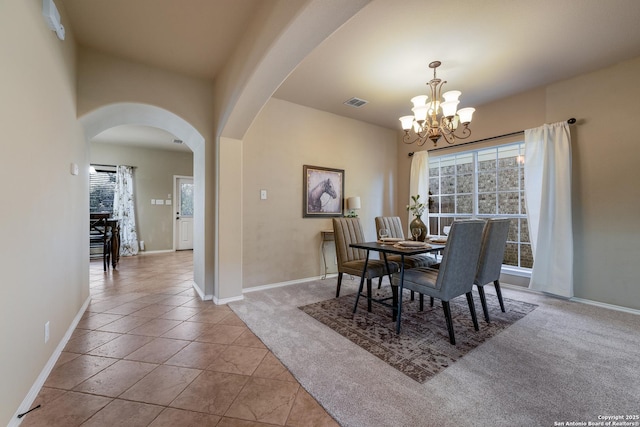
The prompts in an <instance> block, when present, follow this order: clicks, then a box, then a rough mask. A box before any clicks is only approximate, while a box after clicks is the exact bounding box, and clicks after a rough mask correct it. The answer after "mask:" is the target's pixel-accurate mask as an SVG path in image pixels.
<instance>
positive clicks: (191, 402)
mask: <svg viewBox="0 0 640 427" xmlns="http://www.w3.org/2000/svg"><path fill="white" fill-rule="evenodd" d="M248 380H249V377H246V376H244V375H235V374H226V373H223V372H212V371H204V372H203V373H202V374H201V375H200V376H199V377H198V378H196V379H195V380H194V381H193V382H192V383H191V384H189V386H187V388H186V389H185V390H184V391H183V392H182V393H180V395H179V396H178V397H177V398H176V399H175V400H174V401H173V402H171V404H170V405H169V406H171V407H174V408H180V409H186V410H190V411H197V412H206V413H208V414H216V415H224V413H225V412H226V411H227V410H228V409H229V407H230V406H231V404H232V403H233V401H234V400H235V398H236V397H237V396H238V394H239V393H240V391H241V390H242V387H244V385H245V384H246V383H247V381H248Z"/></svg>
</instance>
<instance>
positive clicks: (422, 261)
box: [375, 216, 438, 268]
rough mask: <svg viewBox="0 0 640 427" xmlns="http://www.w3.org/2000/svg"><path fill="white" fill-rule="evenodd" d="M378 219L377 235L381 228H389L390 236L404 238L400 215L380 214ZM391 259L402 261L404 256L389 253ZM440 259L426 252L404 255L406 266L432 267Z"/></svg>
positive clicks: (388, 257)
mask: <svg viewBox="0 0 640 427" xmlns="http://www.w3.org/2000/svg"><path fill="white" fill-rule="evenodd" d="M375 221H376V235H378V234H379V232H380V229H382V228H386V229H387V230H389V237H395V238H399V239H404V232H403V231H402V222H401V221H400V217H399V216H378V217H376V219H375ZM387 259H388V260H389V261H394V262H398V263H399V262H401V260H402V257H401V256H400V255H387ZM437 263H438V261H436V259H435V258H434V257H432V256H429V255H426V254H420V255H411V256H405V257H404V268H416V267H431V266H432V265H434V264H437Z"/></svg>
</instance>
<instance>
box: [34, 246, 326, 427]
mask: <svg viewBox="0 0 640 427" xmlns="http://www.w3.org/2000/svg"><path fill="white" fill-rule="evenodd" d="M192 260H193V257H192V252H191V251H184V252H175V253H166V254H149V255H140V256H136V257H127V258H121V260H120V265H119V266H118V269H117V270H116V271H112V270H111V269H110V270H109V271H108V272H104V271H103V270H102V263H101V262H98V261H96V262H92V263H91V268H90V286H91V295H92V300H91V304H90V305H89V307H88V309H87V311H86V312H85V314H84V316H83V317H82V320H81V321H80V322H79V324H78V326H77V328H76V330H75V331H74V333H73V335H72V336H71V339H70V340H69V342H68V344H67V346H66V347H65V349H64V351H63V352H62V354H61V356H60V358H59V359H58V361H57V363H56V365H55V367H54V369H53V370H52V372H51V374H50V375H49V377H48V378H47V380H46V382H45V384H44V386H43V388H42V390H41V391H40V393H39V395H38V396H37V398H36V400H35V402H34V403H33V406H36V405H38V404H40V405H41V407H40V408H39V409H36V410H34V411H33V412H31V413H29V414H28V415H26V416H25V417H24V418H23V422H22V424H21V425H22V426H47V427H56V426H64V427H71V426H80V425H81V426H110V427H111V426H127V427H135V426H153V427H160V426H180V427H182V426H218V427H233V426H238V427H260V426H274V425H276V426H291V427H294V426H337V425H338V424H337V423H336V422H335V421H334V420H333V419H332V418H331V416H330V415H328V414H327V413H326V412H325V410H324V409H323V408H322V407H321V406H320V405H319V404H318V403H317V402H316V401H315V400H314V399H313V397H311V395H309V394H308V393H307V392H306V391H305V390H304V389H303V388H302V387H301V386H300V384H298V382H297V381H296V379H295V378H294V377H293V376H292V375H291V374H290V373H289V371H288V370H287V369H286V368H285V367H284V366H283V365H282V364H281V363H280V362H279V361H278V359H277V358H276V357H275V356H274V355H273V354H272V353H271V352H270V351H269V350H268V349H267V348H266V347H265V346H264V344H263V343H262V342H261V341H260V339H258V338H257V337H256V336H255V335H254V334H253V333H252V332H251V331H250V330H249V329H248V328H247V326H246V325H245V324H244V323H243V322H242V320H240V318H238V316H236V315H235V313H233V311H231V309H229V308H228V307H227V306H216V305H215V304H213V303H212V302H211V301H201V300H200V298H199V297H198V296H197V294H196V293H195V292H194V290H193V288H192V286H191V278H192V277H193V273H192V272H193V261H192Z"/></svg>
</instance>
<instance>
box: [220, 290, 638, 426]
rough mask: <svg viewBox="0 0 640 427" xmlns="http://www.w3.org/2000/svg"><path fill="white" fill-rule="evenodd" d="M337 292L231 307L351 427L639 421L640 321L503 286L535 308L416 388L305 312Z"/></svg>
mask: <svg viewBox="0 0 640 427" xmlns="http://www.w3.org/2000/svg"><path fill="white" fill-rule="evenodd" d="M357 285H358V282H356V281H355V280H344V281H343V283H342V294H343V295H345V296H348V295H349V294H351V297H352V298H354V297H355V296H354V295H353V294H354V292H356V290H357ZM603 286H605V285H604V284H603ZM488 288H489V289H487V290H486V291H487V292H488V293H492V294H493V290H492V289H491V287H488ZM335 289H336V280H335V278H330V279H326V280H315V281H310V282H305V283H298V284H294V285H290V286H283V287H278V288H273V289H267V290H262V291H257V292H248V293H245V294H244V299H243V300H241V301H235V302H232V303H229V306H230V307H231V309H232V310H233V311H234V312H235V313H236V314H238V316H240V317H241V318H242V320H243V321H244V322H245V323H246V324H247V326H248V327H249V328H250V329H251V330H252V331H253V332H254V333H255V334H256V335H257V336H258V337H260V339H261V340H262V341H263V342H264V344H265V345H266V346H267V347H269V349H270V350H271V351H272V352H273V353H274V354H275V355H276V356H277V357H278V358H279V359H280V361H282V363H283V364H284V365H285V366H286V367H287V368H288V369H289V370H290V372H291V373H292V374H293V375H294V376H295V377H296V379H297V380H298V381H299V382H300V384H301V385H302V386H303V387H304V388H305V389H306V390H307V391H309V393H310V394H311V395H312V396H313V397H315V398H316V399H317V401H318V402H319V403H320V404H321V405H322V406H323V407H324V408H325V409H326V410H327V411H328V412H329V413H330V414H331V415H332V416H333V417H334V418H335V419H336V421H337V422H338V423H339V424H340V425H341V426H343V427H374V426H375V427H401V426H407V427H423V426H425V427H426V426H436V425H437V426H441V427H449V426H451V427H454V426H455V427H458V426H492V427H497V426H500V427H501V426H505V427H507V426H509V427H510V426H553V425H561V424H559V423H565V425H567V424H566V423H567V422H569V421H572V422H583V423H585V425H586V423H587V422H589V421H591V422H598V421H599V420H601V419H600V418H599V417H600V416H607V415H634V414H637V413H638V402H639V401H640V388H639V387H637V384H639V383H640V316H638V315H636V314H631V313H624V312H619V311H613V310H609V309H606V308H603V307H596V306H591V305H587V304H581V303H577V302H572V301H567V300H563V299H558V298H551V297H548V296H545V295H542V294H539V293H533V292H528V291H526V290H519V289H516V288H514V287H507V286H506V285H505V286H503V295H504V297H505V298H509V299H511V300H517V301H523V302H527V303H530V304H536V305H537V306H538V307H537V308H536V309H535V310H533V311H532V312H530V313H529V314H527V315H526V316H524V317H523V318H522V319H520V320H519V321H517V322H515V323H514V324H512V325H511V326H509V327H508V328H506V329H504V330H503V331H502V332H500V333H498V334H496V335H495V336H493V338H490V339H488V340H487V341H485V342H484V343H482V344H481V345H479V346H477V347H476V348H475V349H473V350H471V351H469V352H468V353H467V354H466V355H465V356H464V357H462V358H461V359H458V361H457V362H455V363H454V364H452V365H450V366H449V367H448V368H446V369H443V370H441V371H440V372H439V373H438V374H436V375H435V376H433V377H432V378H431V379H430V380H428V381H425V382H424V383H419V382H417V381H414V380H412V379H410V378H408V377H407V376H406V375H404V374H403V373H401V372H399V371H398V370H397V369H394V368H392V367H391V366H389V365H388V364H387V363H385V362H383V361H382V360H380V359H379V358H377V357H375V356H373V355H372V354H371V353H369V352H368V351H366V350H364V349H362V348H361V347H359V346H358V345H356V344H354V343H353V342H351V341H349V340H348V339H346V338H345V337H343V336H342V335H340V334H338V333H337V332H335V331H334V330H333V329H331V328H329V327H327V326H325V325H324V324H322V323H320V322H318V321H317V320H315V319H314V318H312V317H311V316H309V315H307V314H306V313H304V312H303V311H302V310H300V309H299V308H298V307H301V306H304V305H309V304H313V303H315V302H318V301H325V300H328V299H331V298H332V297H333V295H334V294H335ZM477 311H478V314H480V313H481V310H480V309H478V310H477ZM466 313H468V310H467V312H466ZM463 314H464V312H461V315H463ZM482 322H483V320H481V319H480V325H481V326H482ZM461 333H462V332H458V336H460V335H461ZM556 423H557V424H556ZM575 425H578V424H575Z"/></svg>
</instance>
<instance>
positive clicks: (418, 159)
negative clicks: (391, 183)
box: [407, 150, 431, 236]
mask: <svg viewBox="0 0 640 427" xmlns="http://www.w3.org/2000/svg"><path fill="white" fill-rule="evenodd" d="M417 194H419V195H420V201H421V202H422V203H427V206H428V204H429V152H428V151H427V150H424V151H416V152H415V153H413V159H412V160H411V175H410V178H409V204H410V203H411V196H415V195H417ZM408 218H409V220H408V222H407V228H408V227H409V224H410V223H411V221H412V220H413V215H412V214H411V212H409V213H408ZM422 222H424V223H425V225H426V226H427V234H431V230H430V229H429V209H428V207H427V209H426V210H425V211H424V213H423V214H422ZM407 232H408V234H407V235H408V236H411V230H407Z"/></svg>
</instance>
